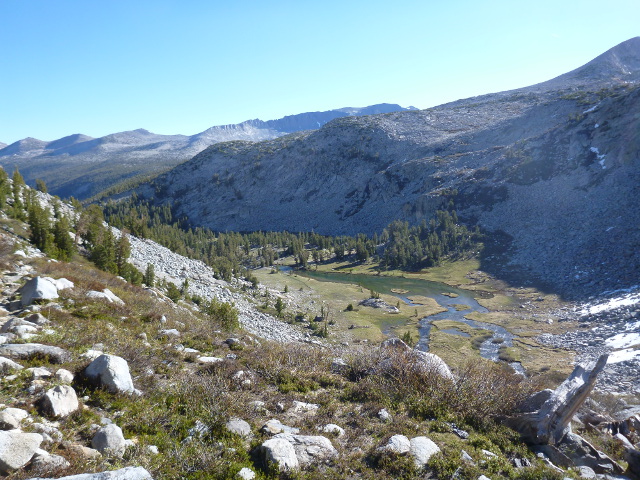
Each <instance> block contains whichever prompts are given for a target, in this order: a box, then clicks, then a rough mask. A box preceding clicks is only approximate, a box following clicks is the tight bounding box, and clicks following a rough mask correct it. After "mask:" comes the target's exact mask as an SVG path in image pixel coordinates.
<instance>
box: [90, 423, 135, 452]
mask: <svg viewBox="0 0 640 480" xmlns="http://www.w3.org/2000/svg"><path fill="white" fill-rule="evenodd" d="M91 446H92V447H93V448H95V449H96V450H97V451H99V452H100V453H102V454H103V455H114V456H117V457H122V456H123V455H124V451H125V449H126V447H127V443H126V440H125V439H124V435H123V434H122V429H121V428H120V427H118V426H117V425H114V424H110V425H106V426H104V427H102V428H100V429H99V430H98V431H97V432H96V434H95V435H94V436H93V439H92V440H91Z"/></svg>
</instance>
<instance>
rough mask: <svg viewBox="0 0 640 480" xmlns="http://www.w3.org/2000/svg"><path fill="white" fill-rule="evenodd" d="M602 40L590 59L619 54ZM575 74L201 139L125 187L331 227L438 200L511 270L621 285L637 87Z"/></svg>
mask: <svg viewBox="0 0 640 480" xmlns="http://www.w3.org/2000/svg"><path fill="white" fill-rule="evenodd" d="M630 45H631V47H632V48H631V49H630V50H629V51H632V52H635V53H634V55H637V58H639V59H640V49H637V48H636V46H637V45H638V42H637V41H635V40H634V41H633V42H631V44H630ZM628 46H629V45H626V46H623V47H622V48H623V49H626V47H628ZM612 50H613V54H611V55H604V56H599V57H598V58H599V59H600V60H598V61H597V62H595V64H596V65H602V64H603V61H602V59H603V58H604V59H605V60H606V59H607V58H614V57H615V58H619V55H618V54H617V52H618V51H620V48H619V46H618V47H614V49H612ZM633 58H635V57H633ZM630 60H632V57H628V58H627V60H625V61H626V62H627V63H625V65H630V66H631V67H633V68H634V70H633V71H631V75H632V76H634V75H637V74H638V72H640V68H636V67H635V65H636V63H634V62H633V61H630ZM604 63H605V64H606V62H604ZM588 65H594V63H593V62H589V63H588V64H587V66H588ZM637 65H638V66H639V67H640V63H638V64H637ZM614 67H615V65H614ZM614 67H612V68H614ZM591 69H592V67H591V66H589V67H588V68H587V70H589V71H590V70H591ZM630 70H631V69H630ZM576 71H577V72H578V73H577V74H572V75H568V76H565V77H563V76H560V77H557V78H556V79H553V80H552V81H551V82H552V83H548V84H547V85H546V86H545V87H544V88H540V87H536V88H533V87H528V88H525V89H519V90H515V91H511V92H499V93H497V94H489V95H484V96H482V97H474V98H471V99H466V100H460V101H457V102H452V103H449V104H446V105H442V106H439V107H434V108H431V109H427V110H420V111H408V112H397V113H389V114H382V115H374V116H367V117H345V118H339V119H335V120H333V121H331V122H329V123H328V124H326V125H324V126H323V127H322V128H320V129H318V130H314V131H306V132H298V133H294V134H290V135H287V136H284V137H280V138H278V139H275V140H269V141H264V142H261V143H247V142H240V141H237V142H229V143H221V144H216V145H212V146H211V147H209V148H208V149H206V150H204V151H203V152H201V153H200V154H198V155H197V156H196V157H194V158H193V159H192V160H190V161H188V162H185V163H183V164H181V165H179V166H177V167H175V168H174V169H172V170H171V171H169V172H167V173H165V174H163V175H161V176H159V177H158V178H157V179H156V180H155V181H154V182H153V184H151V185H149V186H142V187H140V188H139V189H138V190H137V193H138V194H139V195H141V196H143V197H146V198H149V199H153V198H155V200H156V201H157V203H170V204H172V205H174V207H175V211H176V215H179V216H186V217H188V218H189V219H190V221H191V224H192V225H193V226H206V227H209V228H211V229H214V230H218V231H226V230H236V231H247V230H289V231H311V230H314V231H316V232H318V233H329V234H333V235H336V234H341V233H344V234H355V233H359V232H363V233H370V234H371V233H374V232H377V233H380V232H381V231H382V229H383V228H384V227H385V226H386V225H387V224H388V223H390V222H391V221H392V220H396V219H403V220H407V221H409V222H410V223H419V222H420V221H422V220H427V221H428V220H429V218H430V217H431V216H432V215H433V214H434V212H435V210H437V209H438V208H441V207H442V206H443V204H444V203H446V202H448V201H449V200H450V199H451V200H454V202H455V204H456V209H457V210H458V211H459V215H460V218H462V219H464V220H465V221H467V222H469V223H471V224H478V225H479V226H480V227H481V228H483V229H484V230H485V231H487V232H490V233H491V235H492V236H493V238H494V239H501V241H503V242H504V245H503V246H502V247H503V248H502V250H501V251H499V252H497V253H495V255H498V257H499V258H500V259H501V260H500V261H501V263H502V266H504V267H506V269H507V270H511V271H512V274H513V277H514V278H520V279H525V280H526V279H528V278H531V279H538V281H540V282H543V283H545V284H546V285H547V286H548V287H549V288H551V289H554V290H557V291H560V292H562V293H563V294H566V295H569V296H575V295H577V296H579V297H580V296H585V295H586V296H589V295H592V294H595V293H597V292H598V291H602V289H616V288H624V287H629V286H631V285H633V284H635V283H637V280H636V279H637V276H638V275H639V274H640V264H639V263H638V261H629V258H630V255H631V258H632V259H633V252H634V251H638V249H639V248H640V234H638V232H627V230H628V229H627V228H625V223H628V224H634V223H633V222H640V216H639V214H638V209H637V208H636V207H635V206H634V205H635V201H634V199H636V198H639V197H638V193H639V192H638V187H637V185H640V179H638V171H640V168H638V167H639V164H640V158H639V152H640V138H638V135H637V131H640V123H639V122H640V120H639V119H638V118H637V115H636V114H635V112H637V111H638V110H640V85H639V84H637V83H636V82H635V81H624V82H621V81H620V80H619V78H618V76H617V72H618V69H617V67H615V68H614V70H613V72H612V75H611V77H609V78H608V79H606V80H602V79H601V77H600V76H595V77H593V76H591V77H589V78H588V80H589V83H588V84H587V85H586V86H584V87H582V88H580V89H576V81H578V80H579V79H580V78H585V77H584V75H582V73H583V72H584V71H585V70H584V67H581V68H580V69H577V70H574V72H576ZM581 72H582V73H581ZM601 72H602V71H600V73H601ZM569 73H571V72H569ZM600 73H599V74H598V75H600ZM558 78H560V79H561V80H560V81H558ZM634 78H635V77H634ZM563 79H564V80H563ZM576 79H578V80H576ZM554 85H559V88H557V87H554ZM515 213H517V214H515ZM534 213H535V215H534ZM625 232H626V235H625ZM605 233H606V235H605ZM611 242H613V244H614V245H613V247H612V246H611V245H610V243H611ZM493 251H495V248H490V249H488V252H493ZM490 256H491V255H490V254H489V253H487V254H486V258H485V262H490V261H491V259H490ZM498 257H496V258H498ZM483 269H484V270H486V271H492V267H491V265H486V264H485V265H483ZM503 273H504V270H503Z"/></svg>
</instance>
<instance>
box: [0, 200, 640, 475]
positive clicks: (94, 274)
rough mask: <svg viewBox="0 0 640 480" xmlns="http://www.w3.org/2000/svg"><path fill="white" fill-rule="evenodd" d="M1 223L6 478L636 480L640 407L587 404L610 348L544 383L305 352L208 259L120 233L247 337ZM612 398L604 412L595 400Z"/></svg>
mask: <svg viewBox="0 0 640 480" xmlns="http://www.w3.org/2000/svg"><path fill="white" fill-rule="evenodd" d="M49 200H50V198H48V197H47V196H44V195H40V196H39V197H38V201H40V202H43V203H47V202H48V201H49ZM0 224H1V225H2V228H3V232H2V233H0V262H1V263H0V269H1V272H2V273H1V276H0V283H1V288H0V378H1V383H0V399H1V405H0V475H6V478H8V479H12V480H19V479H27V478H28V479H31V480H38V479H40V480H43V479H44V478H47V479H48V478H65V479H68V480H106V479H112V480H116V479H127V480H137V479H139V480H150V479H154V478H155V479H174V478H184V479H189V480H201V479H205V478H216V479H236V480H237V479H242V480H250V479H256V478H260V479H265V480H268V479H280V480H290V479H292V478H300V479H310V480H312V479H321V478H322V479H325V478H336V479H338V478H350V479H353V480H357V479H368V478H377V479H380V480H387V479H388V480H391V479H395V478H404V479H419V478H425V477H427V478H451V477H452V476H455V478H459V479H462V480H466V479H473V480H475V479H478V478H483V477H484V478H491V479H494V480H495V479H513V480H531V479H534V480H535V479H557V480H560V479H562V478H565V477H567V476H569V477H571V478H574V477H580V478H591V479H597V480H606V479H608V478H612V477H611V475H616V477H615V478H619V479H627V478H628V479H635V478H637V477H638V475H640V462H639V459H640V453H639V452H638V449H637V445H638V442H639V440H640V438H638V435H637V431H638V429H640V419H639V418H638V411H639V410H638V407H637V406H632V405H627V404H625V403H623V402H622V399H612V398H609V397H608V396H607V395H606V394H605V393H602V392H600V393H597V394H594V395H592V396H591V397H589V398H587V397H588V394H589V393H590V392H591V391H592V389H593V388H594V383H595V381H596V378H597V375H598V373H600V371H601V370H602V368H603V366H604V363H606V356H604V357H601V358H600V360H599V361H598V362H597V363H596V364H595V365H589V366H585V367H581V366H579V367H577V368H576V369H575V371H574V373H573V374H572V375H571V377H570V379H569V380H568V381H566V382H564V383H563V384H562V385H561V386H560V387H559V388H557V389H556V390H555V391H552V390H548V389H547V390H541V391H538V390H539V389H540V388H541V387H543V386H544V385H541V384H540V383H539V379H536V378H532V379H525V378H523V377H522V376H520V375H517V374H515V373H514V372H513V371H511V370H510V369H508V368H503V367H502V366H501V365H499V364H497V363H494V362H490V361H483V360H479V359H476V360H474V361H472V362H469V363H468V364H467V365H465V366H462V367H460V368H456V369H450V368H449V367H448V366H447V365H446V364H445V363H444V362H443V361H442V360H441V359H440V358H438V357H437V356H435V355H433V354H429V353H425V352H420V351H416V350H412V349H410V348H409V347H407V346H406V345H405V344H404V343H402V342H401V341H399V340H398V339H390V340H388V341H385V342H383V344H381V345H380V346H372V345H366V346H365V348H359V347H354V346H349V345H331V344H329V343H326V342H323V343H315V344H314V343H312V344H306V343H305V342H304V338H305V336H304V335H301V333H300V331H299V330H298V329H296V328H295V327H292V326H289V325H285V324H283V323H282V322H279V321H277V320H275V319H272V318H271V319H270V318H268V317H267V316H259V315H256V312H255V308H254V307H253V306H251V305H250V304H249V303H250V302H249V301H248V300H246V299H245V298H244V297H243V294H241V293H240V291H234V290H236V289H235V288H233V286H230V285H228V284H225V283H224V282H220V281H216V280H215V279H213V278H211V272H210V270H208V269H207V268H206V267H205V266H204V265H203V264H201V263H199V262H194V261H192V260H189V259H186V258H184V257H180V256H178V255H175V254H172V253H171V252H169V251H167V250H166V249H163V248H162V247H159V246H158V245H157V244H154V243H153V242H149V241H144V242H143V241H139V240H137V239H134V238H132V239H131V250H132V261H133V262H134V264H136V265H138V266H139V267H142V266H143V265H145V264H147V263H149V262H153V263H154V264H155V265H156V267H157V273H158V276H159V277H163V278H166V279H168V280H175V281H179V280H180V279H185V278H189V280H190V293H192V294H194V295H195V294H197V295H198V296H202V297H205V298H206V297H209V298H217V299H219V300H220V301H230V300H232V301H234V302H235V304H236V306H237V307H238V309H239V311H240V320H241V323H242V325H243V327H244V328H246V329H247V330H249V331H250V332H254V333H248V332H247V331H246V330H244V329H238V330H236V331H233V332H229V331H225V329H224V327H222V326H221V325H220V324H219V323H218V322H217V321H216V319H215V318H212V317H208V316H207V315H206V314H204V312H202V311H200V309H199V308H198V307H197V305H196V304H194V303H192V302H191V301H188V300H186V301H185V300H179V301H177V303H176V302H173V301H172V300H170V299H169V298H168V297H167V296H166V295H165V290H164V289H163V288H155V287H154V288H150V287H141V286H135V285H131V284H128V283H127V282H125V281H124V280H123V279H122V278H120V277H116V276H114V275H111V274H108V273H105V272H102V271H98V270H96V269H95V268H94V267H92V266H91V265H90V264H89V263H88V262H87V261H86V260H85V259H84V258H83V257H82V256H81V255H75V256H74V257H73V258H72V260H71V261H70V262H58V261H52V260H51V259H48V258H47V257H46V256H44V255H43V254H42V253H41V252H39V251H38V250H36V249H34V248H33V247H32V246H30V245H28V244H27V243H25V241H24V240H23V238H21V237H24V234H27V233H28V232H27V231H25V225H24V224H22V223H20V222H18V221H16V220H12V219H10V218H7V217H6V216H5V215H4V214H1V215H0ZM237 286H240V285H237ZM634 300H635V299H634ZM620 302H621V303H624V304H625V305H629V302H628V301H626V300H621V301H620ZM608 307H610V306H607V305H592V306H588V307H587V308H588V309H589V311H590V312H591V313H599V312H600V313H601V312H602V311H605V310H607V308H608ZM259 326H262V327H263V328H262V329H261V328H260V327H259ZM270 339H274V340H276V341H275V342H274V341H272V340H270ZM296 340H303V341H302V342H297V341H296ZM554 386H555V385H554ZM533 392H536V393H533ZM532 393H533V395H532ZM625 398H627V399H629V398H630V397H625ZM612 400H615V401H616V402H617V405H616V407H615V408H613V409H612V408H609V409H608V408H607V407H606V406H605V405H604V403H602V402H604V401H609V402H611V401H612ZM620 406H625V407H626V409H622V410H621V408H620ZM609 411H611V413H612V414H613V413H615V415H612V416H610V415H609V413H608V412H609ZM574 414H575V415H574ZM570 423H571V424H572V425H573V428H574V430H575V431H577V432H579V433H580V434H581V435H582V436H581V435H579V434H578V433H575V432H574V431H572V430H571V428H567V426H568V425H569V424H570ZM505 425H510V426H511V427H513V428H515V429H516V430H513V429H511V428H508V427H507V426H505ZM558 433H561V434H562V435H560V436H559V437H558V438H555V437H554V436H555V435H556V434H558ZM521 436H522V437H523V438H524V440H526V442H525V441H524V440H523V439H522V438H521ZM634 444H635V446H634ZM621 474H624V476H622V475H621Z"/></svg>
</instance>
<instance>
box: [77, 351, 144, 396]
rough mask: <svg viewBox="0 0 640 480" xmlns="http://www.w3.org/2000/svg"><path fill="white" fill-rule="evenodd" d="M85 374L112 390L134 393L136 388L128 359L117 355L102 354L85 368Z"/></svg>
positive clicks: (91, 379)
mask: <svg viewBox="0 0 640 480" xmlns="http://www.w3.org/2000/svg"><path fill="white" fill-rule="evenodd" d="M84 375H85V376H86V377H87V378H88V379H89V380H90V381H92V382H95V383H97V384H98V385H100V386H102V387H104V388H106V389H107V390H109V391H111V392H117V393H133V392H134V390H135V389H134V387H133V380H132V379H131V374H130V373H129V365H128V364H127V361H126V360H125V359H124V358H121V357H118V356H116V355H106V354H104V355H100V356H99V357H98V358H96V359H95V360H94V361H93V362H91V363H90V364H89V366H88V367H87V368H86V369H85V370H84Z"/></svg>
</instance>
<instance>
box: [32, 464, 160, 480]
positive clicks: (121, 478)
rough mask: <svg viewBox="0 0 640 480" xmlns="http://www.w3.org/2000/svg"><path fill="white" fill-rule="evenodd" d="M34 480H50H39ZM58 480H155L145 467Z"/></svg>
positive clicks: (83, 474) (59, 479)
mask: <svg viewBox="0 0 640 480" xmlns="http://www.w3.org/2000/svg"><path fill="white" fill-rule="evenodd" d="M32 480H49V479H44V478H37V479H32ZM58 480H153V477H151V474H150V473H149V472H148V471H147V470H145V469H144V468H143V467H125V468H121V469H119V470H111V471H110V472H100V473H82V474H80V475H71V476H69V477H59V478H58Z"/></svg>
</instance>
